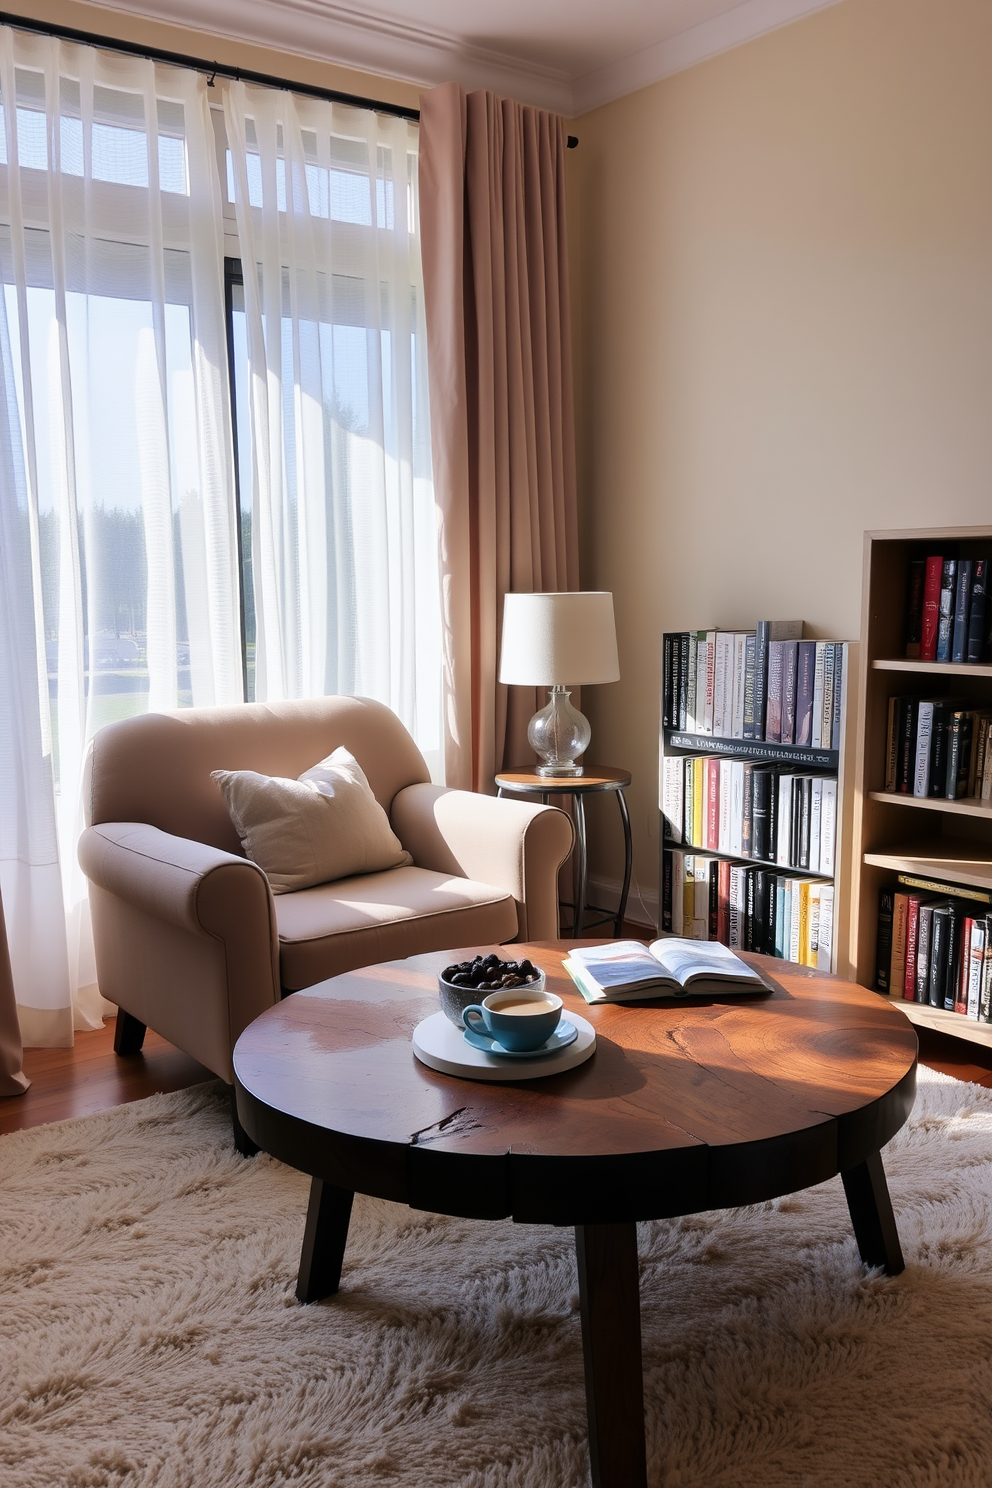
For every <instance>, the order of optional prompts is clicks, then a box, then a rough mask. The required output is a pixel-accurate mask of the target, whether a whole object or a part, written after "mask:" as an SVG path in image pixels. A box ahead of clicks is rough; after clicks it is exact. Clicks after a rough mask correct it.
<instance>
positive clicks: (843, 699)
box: [659, 630, 851, 972]
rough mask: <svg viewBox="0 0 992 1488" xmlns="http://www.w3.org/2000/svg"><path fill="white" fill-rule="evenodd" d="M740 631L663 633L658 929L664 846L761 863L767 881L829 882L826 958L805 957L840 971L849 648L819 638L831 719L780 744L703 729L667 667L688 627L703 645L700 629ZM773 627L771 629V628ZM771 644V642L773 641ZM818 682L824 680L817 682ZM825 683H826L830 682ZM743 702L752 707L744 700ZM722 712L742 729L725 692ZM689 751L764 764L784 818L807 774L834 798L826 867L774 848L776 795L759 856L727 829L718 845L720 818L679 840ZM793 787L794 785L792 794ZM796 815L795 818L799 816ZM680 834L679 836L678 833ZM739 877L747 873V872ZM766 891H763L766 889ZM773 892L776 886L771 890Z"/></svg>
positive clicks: (668, 867)
mask: <svg viewBox="0 0 992 1488" xmlns="http://www.w3.org/2000/svg"><path fill="white" fill-rule="evenodd" d="M744 633H745V632H743V631H737V632H718V631H710V632H702V631H695V632H672V633H669V634H667V635H666V636H665V637H663V646H662V654H663V666H662V719H661V730H660V756H661V758H660V770H659V810H660V814H661V825H660V832H659V838H660V847H661V853H660V862H659V905H660V906H661V911H662V928H663V929H664V928H665V927H666V921H665V918H664V912H665V905H666V902H667V903H668V904H669V905H670V904H671V903H672V862H673V859H671V858H669V860H668V861H667V862H666V853H667V854H679V855H681V856H682V857H683V859H684V858H685V857H686V856H689V855H691V856H692V857H693V858H694V859H696V858H698V857H700V856H701V857H704V858H710V859H716V860H717V862H718V863H720V862H723V863H729V864H730V865H731V867H736V868H739V869H743V870H752V869H753V870H761V869H764V870H767V872H766V875H765V877H766V883H767V882H771V883H773V884H774V883H775V882H776V881H777V880H778V879H782V880H786V879H791V880H794V881H798V880H808V881H809V882H810V883H812V884H816V885H825V886H829V887H830V888H831V889H832V894H833V899H832V904H833V912H832V915H831V937H830V947H829V953H828V954H827V956H826V957H825V958H824V957H821V956H820V955H819V951H818V950H817V956H816V959H815V960H814V961H811V962H810V961H807V963H806V964H811V965H815V966H817V967H818V968H819V969H821V970H823V969H829V970H831V971H834V972H836V971H837V970H838V969H839V968H840V969H841V970H842V971H846V970H847V966H846V955H845V954H839V952H838V947H839V946H842V947H843V950H844V951H845V952H846V946H847V939H846V909H847V906H846V903H845V901H844V899H843V896H842V877H843V874H842V867H841V865H842V864H843V862H844V858H843V848H844V842H843V825H844V819H845V813H844V779H843V774H844V771H843V764H844V753H845V747H844V741H845V735H846V732H847V690H848V681H849V677H850V671H851V654H850V650H851V648H850V647H849V646H847V645H846V644H845V643H842V642H833V641H831V642H825V643H822V645H823V646H824V647H829V648H830V651H829V657H830V667H831V669H832V671H833V673H834V674H835V675H836V676H837V681H838V686H837V689H836V699H835V702H834V705H833V709H832V720H831V721H830V726H829V727H828V720H827V718H826V717H821V719H820V723H821V727H819V728H818V729H817V733H818V734H819V739H818V742H816V743H815V744H813V743H810V744H796V743H794V742H786V743H782V742H780V741H779V740H773V739H767V740H766V739H765V738H762V737H757V738H744V737H734V736H733V734H730V731H728V730H727V729H726V728H724V729H721V730H719V732H717V733H713V732H706V731H705V728H700V727H699V724H700V719H701V718H702V717H703V710H702V708H700V709H699V716H696V715H693V716H691V717H690V718H688V719H687V718H686V705H685V698H684V696H683V697H682V701H681V711H680V709H679V703H678V694H677V691H676V689H677V682H676V681H675V680H674V679H673V668H674V669H676V670H677V669H678V666H679V662H678V660H677V656H678V650H677V647H678V645H679V639H678V638H681V637H684V636H685V635H686V634H690V635H692V636H693V637H695V638H696V640H695V644H696V645H697V647H698V645H701V644H702V638H703V637H704V636H710V637H713V636H719V635H724V636H726V635H728V634H734V635H738V636H739V635H741V634H744ZM759 633H760V632H759ZM772 633H773V634H774V630H773V632H772ZM797 639H802V640H805V641H806V642H807V644H810V640H811V638H806V637H805V636H804V635H802V634H801V636H800V637H799V638H797ZM772 644H774V642H773V643H772ZM682 645H683V648H684V642H682ZM759 654H760V653H759ZM683 662H684V650H683ZM735 670H736V668H735ZM743 676H744V674H743V672H742V673H741V674H740V676H739V677H737V678H736V680H735V682H734V683H732V684H731V685H743ZM702 677H703V669H702V668H701V667H700V670H699V679H700V686H702ZM763 685H764V689H765V694H766V696H767V680H766V681H765V683H764V684H763ZM818 685H822V683H821V684H818ZM830 685H831V686H832V682H831V684H830ZM750 686H751V681H750V679H748V687H750ZM818 696H819V694H818ZM748 706H749V708H750V703H749V705H748ZM828 706H829V705H828ZM711 711H712V700H711ZM720 716H721V709H720V704H719V702H717V705H716V720H715V721H718V720H719V719H720ZM723 719H724V722H726V721H727V720H728V719H733V720H734V723H735V725H736V727H735V729H734V732H735V733H737V734H740V733H741V732H742V710H741V708H740V706H738V708H737V709H736V712H735V709H734V708H733V706H732V705H731V703H730V699H729V696H728V699H727V703H726V706H725V710H724V712H723ZM687 722H688V723H689V724H690V726H689V727H684V726H680V725H682V724H684V723H687ZM692 724H696V727H692V726H691V725H692ZM765 725H766V718H765V715H764V712H762V716H761V717H760V719H758V718H755V717H750V718H749V724H748V725H747V726H748V727H749V728H750V729H751V730H752V731H754V732H757V733H759V734H761V733H763V732H764V731H765ZM811 733H812V730H811ZM728 734H729V736H728ZM695 758H701V759H702V760H703V761H723V762H724V763H726V762H731V761H732V762H736V763H738V764H740V765H759V766H765V765H767V766H769V767H771V768H770V769H769V770H768V771H766V772H764V773H765V774H767V775H768V776H769V777H774V778H775V784H774V789H775V790H776V791H778V789H779V787H780V786H781V787H783V791H786V790H787V791H788V793H789V811H790V819H791V815H792V806H793V804H795V808H796V810H797V811H798V810H799V802H800V800H801V796H800V794H799V792H800V791H801V789H803V788H804V787H796V786H794V785H792V784H791V782H792V781H793V780H795V779H797V778H798V779H800V780H803V781H805V780H807V779H808V780H810V781H811V782H815V783H817V789H818V792H819V794H820V796H821V799H822V795H823V792H824V789H826V790H827V792H828V793H829V795H830V799H831V800H832V803H833V826H832V852H831V854H830V859H829V868H828V870H827V871H824V872H821V871H819V866H817V867H816V868H814V869H813V870H812V871H811V869H810V868H809V866H806V867H803V866H802V863H801V854H800V853H798V852H797V853H796V855H795V861H786V860H785V858H786V857H788V858H791V856H792V855H791V854H790V853H788V852H786V853H785V857H782V856H780V855H779V846H780V843H779V825H778V824H779V821H780V819H781V818H780V811H781V801H779V800H778V799H777V798H776V799H777V809H776V811H775V821H774V823H773V825H772V826H771V828H770V830H769V832H768V834H767V836H766V839H765V840H766V841H768V842H769V844H770V847H769V850H768V851H767V852H766V854H765V855H762V856H757V855H755V854H754V853H753V852H752V851H748V850H745V851H740V852H738V851H735V850H731V849H730V848H728V845H727V838H726V834H724V837H723V845H722V846H721V845H715V844H719V842H720V840H721V839H720V833H721V831H722V825H718V827H717V832H716V836H713V835H712V834H711V835H710V837H709V840H708V843H704V844H698V843H692V842H687V841H686V840H685V837H686V822H685V816H684V809H685V802H684V798H683V803H682V807H681V808H680V807H679V806H678V804H676V805H674V806H673V785H672V782H673V779H674V780H677V778H678V773H679V767H680V765H681V766H682V767H683V768H684V762H686V761H688V760H691V759H695ZM676 762H678V763H676ZM709 768H710V769H712V768H713V766H710V767H709ZM673 771H674V774H673ZM703 773H704V774H705V773H706V772H705V771H704V772H703ZM717 775H718V778H719V781H720V784H721V785H722V784H723V781H724V780H725V779H726V777H725V776H724V775H723V773H722V772H721V771H720V770H719V768H717ZM706 778H707V780H708V779H709V778H710V777H709V775H708V774H707V775H706ZM824 782H829V786H827V787H824ZM752 786H753V776H752ZM809 789H810V795H812V790H813V786H812V785H811V786H810V788H809ZM793 792H796V794H795V797H794V798H793ZM719 801H720V802H721V803H723V796H722V795H721V796H720V797H719ZM707 804H708V805H709V797H708V798H707ZM724 804H725V803H724ZM720 809H721V807H720V805H718V806H717V811H718V812H719V810H720ZM824 809H825V808H824ZM680 811H681V813H682V829H681V830H680V829H679V828H678V826H677V825H675V824H674V823H675V822H676V820H677V818H678V816H679V814H680ZM796 819H797V821H798V817H797V818H796ZM680 838H681V840H679V839H680ZM781 845H782V847H783V848H784V847H785V843H784V842H783V843H782V844H781ZM732 847H733V848H736V847H737V843H736V842H734V843H733V844H732ZM807 859H808V854H807ZM728 876H729V869H728V870H726V871H725V872H724V874H723V879H724V883H725V882H726V879H727V877H728ZM744 876H745V877H746V874H745V875H744ZM735 882H736V884H737V885H738V886H739V885H740V882H741V875H738V876H737V878H736V880H735ZM765 891H767V888H766V890H765ZM772 891H773V892H774V890H772ZM683 892H684V887H683ZM687 923H688V922H687V920H686V921H685V922H684V926H683V933H688V930H687V929H686V928H685V925H687ZM675 928H676V930H678V926H677V925H676V927H675ZM732 943H733V942H732ZM737 944H738V945H740V947H741V948H742V949H745V948H746V946H745V945H744V944H743V941H742V940H740V939H738V941H737Z"/></svg>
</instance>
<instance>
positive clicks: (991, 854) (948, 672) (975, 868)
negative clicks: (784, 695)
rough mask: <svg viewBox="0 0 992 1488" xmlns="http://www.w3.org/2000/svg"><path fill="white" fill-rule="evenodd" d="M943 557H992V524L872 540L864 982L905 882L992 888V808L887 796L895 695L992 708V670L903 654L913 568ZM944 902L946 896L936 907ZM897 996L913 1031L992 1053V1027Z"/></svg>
mask: <svg viewBox="0 0 992 1488" xmlns="http://www.w3.org/2000/svg"><path fill="white" fill-rule="evenodd" d="M935 554H941V555H942V556H943V557H944V558H946V559H956V560H957V561H958V566H959V567H960V561H961V560H962V559H970V560H974V559H976V558H986V559H987V558H989V557H992V526H984V527H968V528H950V527H948V528H913V529H906V530H904V531H888V532H867V533H865V550H864V583H863V589H862V624H861V658H862V666H861V672H860V678H859V688H858V691H859V696H858V720H857V745H856V750H855V789H854V800H853V822H852V825H853V853H852V862H851V903H850V925H849V931H850V941H849V951H850V960H851V963H852V965H853V967H854V975H855V979H856V980H857V981H859V982H861V983H862V985H864V986H866V987H873V986H874V985H875V981H876V975H877V956H878V945H877V941H878V919H879V895H880V892H881V891H882V890H886V891H890V890H892V891H894V890H896V889H897V888H898V887H899V885H898V883H897V878H898V876H899V875H901V874H902V875H908V876H909V877H911V878H915V879H918V880H923V881H926V882H927V883H928V884H934V885H941V884H946V885H948V886H950V888H951V890H954V889H957V890H958V891H959V892H958V894H957V895H955V894H953V893H952V894H951V902H954V901H955V899H958V900H963V902H967V891H968V890H969V889H971V890H975V891H976V897H977V898H978V899H979V901H980V902H981V900H982V898H983V896H984V895H985V894H988V893H990V892H992V803H990V802H988V801H982V800H981V799H979V798H978V797H976V796H975V795H971V796H968V797H966V798H963V799H958V800H956V801H949V800H947V799H945V798H944V797H943V796H924V797H919V796H911V795H906V794H903V793H902V792H894V791H887V790H885V789H884V786H885V783H886V769H887V763H888V752H889V751H888V729H889V699H890V697H904V696H919V697H924V696H935V697H940V698H948V699H949V698H952V697H955V698H957V697H960V698H962V699H964V700H965V701H963V702H962V703H959V704H956V706H958V707H962V708H965V709H973V710H982V709H988V710H992V663H990V662H988V661H983V662H937V661H921V660H918V659H916V658H904V657H902V656H900V652H901V651H902V650H903V649H904V643H905V631H904V625H905V618H906V609H907V599H908V593H909V578H910V571H911V565H912V564H913V563H914V562H916V563H917V564H918V562H919V560H921V559H922V560H924V561H925V560H926V559H927V558H929V557H930V556H931V555H935ZM917 572H919V569H917ZM945 572H946V570H945ZM929 613H931V614H933V613H934V611H933V610H931V611H930V612H929ZM944 613H945V614H946V611H945V612H944ZM914 813H915V814H914ZM902 888H903V891H904V892H907V891H908V892H913V893H915V892H917V889H916V888H915V887H914V886H906V885H903V886H902ZM921 892H922V897H923V902H924V904H925V903H926V892H927V891H926V890H923V891H921ZM936 897H937V892H936V890H935V891H934V895H933V898H932V901H931V902H934V900H935V899H936ZM966 912H967V913H971V914H980V909H978V910H971V909H970V908H969V910H968V911H966ZM921 918H922V916H921ZM896 974H897V975H898V973H896ZM891 1000H892V1003H893V1005H894V1006H897V1007H900V1008H902V1010H903V1011H904V1012H905V1014H906V1016H907V1017H908V1018H909V1019H910V1020H911V1021H912V1022H914V1023H917V1024H921V1025H923V1026H925V1027H928V1028H935V1029H939V1030H940V1031H941V1032H943V1033H949V1034H953V1035H954V1036H955V1037H957V1038H961V1039H966V1040H970V1041H972V1042H975V1043H981V1044H985V1045H987V1046H990V1047H992V1023H984V1022H978V1021H976V1020H975V1019H974V1018H967V1017H965V1016H964V1015H962V1014H961V1013H953V1012H947V1011H945V1010H944V1009H943V1008H935V1007H930V1006H929V1005H926V1004H922V1003H915V1002H909V1001H906V1000H905V999H904V998H903V997H901V996H900V995H898V989H896V988H893V989H892V997H891Z"/></svg>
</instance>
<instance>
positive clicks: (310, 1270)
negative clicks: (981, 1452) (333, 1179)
mask: <svg viewBox="0 0 992 1488" xmlns="http://www.w3.org/2000/svg"><path fill="white" fill-rule="evenodd" d="M354 1197H355V1195H354V1194H353V1193H352V1191H351V1190H350V1189H348V1188H338V1187H337V1186H336V1185H335V1184H333V1183H325V1182H324V1180H323V1178H314V1179H312V1180H311V1183H310V1203H309V1205H308V1206H307V1225H306V1229H305V1230H304V1232H303V1250H302V1252H301V1253H300V1274H299V1276H298V1277H297V1279H296V1296H297V1300H298V1301H300V1302H319V1301H320V1299H321V1297H329V1296H331V1294H332V1293H333V1292H336V1291H337V1289H338V1287H339V1286H340V1285H341V1267H342V1266H343V1264H344V1248H345V1246H346V1245H347V1243H348V1223H349V1221H350V1219H351V1205H352V1202H353V1200H354Z"/></svg>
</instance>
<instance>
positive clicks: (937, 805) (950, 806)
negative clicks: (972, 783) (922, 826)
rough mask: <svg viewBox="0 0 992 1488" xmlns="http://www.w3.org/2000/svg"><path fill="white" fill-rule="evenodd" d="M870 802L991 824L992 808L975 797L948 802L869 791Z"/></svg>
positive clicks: (893, 792)
mask: <svg viewBox="0 0 992 1488" xmlns="http://www.w3.org/2000/svg"><path fill="white" fill-rule="evenodd" d="M868 795H869V798H870V799H871V800H872V801H884V802H885V803H886V805H888V806H908V807H909V808H910V810H912V811H939V812H940V813H941V815H942V816H978V817H982V818H984V819H985V820H986V821H990V822H992V806H990V805H989V803H988V802H987V801H980V800H978V798H977V796H963V797H962V798H961V800H960V801H948V800H945V798H944V797H943V796H907V795H905V794H904V793H903V792H902V791H869V792H868Z"/></svg>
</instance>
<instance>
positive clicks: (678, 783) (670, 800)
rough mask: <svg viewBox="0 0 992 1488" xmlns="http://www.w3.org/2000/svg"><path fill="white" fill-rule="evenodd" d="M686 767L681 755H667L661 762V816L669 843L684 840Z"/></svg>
mask: <svg viewBox="0 0 992 1488" xmlns="http://www.w3.org/2000/svg"><path fill="white" fill-rule="evenodd" d="M684 788H685V766H684V763H683V759H682V756H681V755H675V754H666V755H665V757H664V759H663V760H662V762H661V814H662V816H663V818H664V832H665V836H666V837H667V838H668V840H669V842H681V841H682V839H683V831H682V828H683V821H684V817H683V810H684V801H685V797H684Z"/></svg>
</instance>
